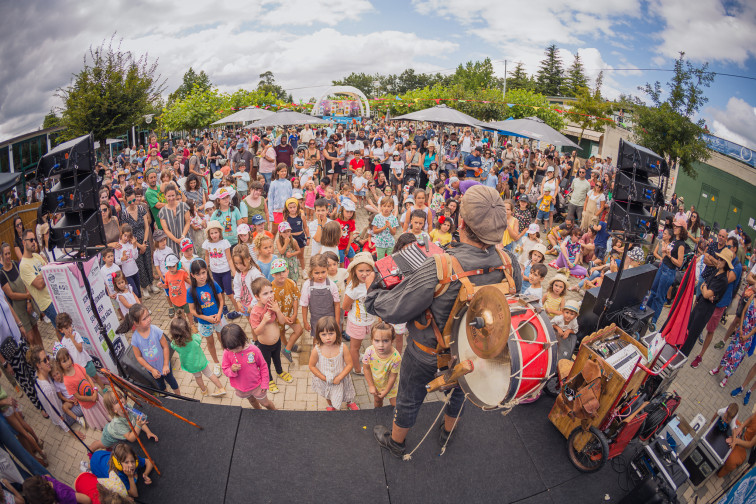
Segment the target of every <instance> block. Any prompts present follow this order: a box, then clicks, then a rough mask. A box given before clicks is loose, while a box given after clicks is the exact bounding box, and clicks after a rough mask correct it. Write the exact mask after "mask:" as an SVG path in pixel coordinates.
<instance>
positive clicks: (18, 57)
mask: <svg viewBox="0 0 756 504" xmlns="http://www.w3.org/2000/svg"><path fill="white" fill-rule="evenodd" d="M114 32H116V33H117V37H118V38H119V39H123V42H122V48H123V49H126V50H130V51H133V52H134V53H136V54H143V53H148V54H149V57H150V58H151V59H153V60H154V59H158V61H159V70H160V72H161V73H162V75H163V76H164V77H165V78H167V91H168V92H170V91H173V90H174V89H175V88H176V87H177V86H178V85H179V83H180V81H181V76H182V75H183V73H184V72H185V71H186V70H187V69H188V68H189V67H190V66H192V67H194V69H195V70H204V71H205V72H207V73H208V75H209V76H210V79H211V80H212V82H213V83H214V84H215V85H217V86H218V87H219V88H220V89H221V90H224V91H233V90H235V89H238V88H240V87H244V88H247V89H251V88H254V86H255V85H256V83H257V81H258V80H259V79H258V75H259V74H260V73H262V72H264V71H266V70H271V71H273V72H274V74H275V77H276V79H277V81H278V82H279V83H280V84H282V85H283V87H284V88H286V89H287V90H289V91H290V92H291V93H292V94H293V95H294V97H295V99H305V100H306V99H308V98H310V97H312V96H320V93H321V92H322V91H323V90H324V89H325V88H326V87H327V86H328V85H329V84H330V82H331V80H333V79H337V78H340V77H342V76H345V75H347V74H349V73H350V72H352V71H355V72H368V73H375V72H380V73H399V72H401V71H402V70H404V69H406V68H410V67H411V68H415V69H416V70H417V71H423V72H427V71H434V72H435V71H442V72H452V71H453V69H454V68H455V67H456V66H457V65H458V64H459V63H463V62H465V61H468V60H476V59H483V58H485V57H490V58H491V59H492V60H494V62H495V68H496V71H497V73H498V74H499V75H500V76H501V75H503V74H504V60H507V61H508V69H510V70H511V69H512V68H513V67H514V64H515V62H518V61H521V62H523V63H524V64H525V68H526V70H527V71H528V72H529V73H533V72H535V71H536V70H537V67H538V62H539V60H540V59H542V57H543V50H544V48H545V47H546V46H547V45H549V44H551V43H555V44H557V46H558V47H560V48H561V54H562V57H563V60H564V61H565V64H567V65H568V64H569V63H570V62H571V61H572V57H573V54H574V53H575V52H577V51H579V52H580V55H581V57H582V59H583V61H584V63H585V67H586V69H587V70H588V74H589V75H590V76H595V75H596V74H597V73H598V71H599V70H601V69H605V70H606V71H605V76H606V77H605V79H604V88H603V92H604V94H605V95H607V96H609V97H610V98H613V97H616V96H618V95H619V94H620V93H622V92H624V93H637V86H639V85H642V84H644V83H645V82H653V81H655V80H660V81H661V82H663V83H664V82H666V80H667V79H668V78H669V76H670V73H668V72H662V71H648V70H633V69H649V68H654V69H670V68H672V63H673V60H674V58H675V57H676V56H677V53H678V52H679V51H685V52H686V55H687V57H689V58H690V59H691V60H693V61H694V62H697V63H700V62H706V61H708V62H709V63H710V67H711V70H713V71H717V72H722V73H730V74H738V75H747V76H756V58H754V56H755V55H756V2H754V1H748V0H727V1H720V0H602V1H601V2H585V1H584V0H530V1H527V2H512V1H503V0H476V1H475V2H472V1H463V2H461V1H459V0H411V1H407V0H381V1H377V0H372V1H371V0H277V1H273V0H246V1H243V2H233V3H232V2H223V1H220V2H206V1H203V2H198V1H195V0H181V1H178V0H161V1H159V2H146V1H143V0H128V1H125V0H124V1H115V0H114V1H102V2H84V1H72V0H60V1H56V2H54V3H49V2H45V1H41V0H25V1H23V2H8V1H5V2H2V3H0V33H3V37H2V39H0V58H1V59H0V60H1V61H2V62H3V65H2V66H0V140H2V139H6V138H9V137H12V136H14V135H17V134H21V133H25V132H28V131H30V130H34V129H36V128H38V127H39V126H40V125H41V123H42V119H43V117H44V115H45V114H46V113H47V112H48V111H49V110H50V109H51V108H53V107H55V106H58V105H60V103H59V101H58V100H57V99H56V98H55V97H54V96H53V95H54V92H55V89H56V88H58V87H61V86H65V85H67V84H69V83H70V81H71V76H72V74H74V73H75V72H77V71H78V70H79V69H80V68H81V67H82V59H83V57H84V55H85V54H86V52H87V49H88V48H89V46H90V45H98V44H100V43H101V42H102V41H103V40H105V39H109V38H110V37H111V35H112V34H113V33H114ZM707 96H708V98H709V103H708V104H707V106H706V108H705V109H704V110H703V112H702V116H703V117H704V118H705V119H706V121H707V124H708V126H709V128H710V129H711V130H712V132H713V133H714V134H717V135H719V136H722V137H724V138H727V139H729V140H732V141H735V142H738V143H741V144H744V145H747V146H749V147H751V148H756V81H754V80H745V79H736V78H729V77H723V76H719V77H717V79H716V80H715V83H714V85H713V86H712V87H711V88H710V89H709V90H708V92H707Z"/></svg>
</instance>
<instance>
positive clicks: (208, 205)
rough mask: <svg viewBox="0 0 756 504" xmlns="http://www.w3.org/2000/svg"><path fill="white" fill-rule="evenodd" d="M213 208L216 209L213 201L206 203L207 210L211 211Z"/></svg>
mask: <svg viewBox="0 0 756 504" xmlns="http://www.w3.org/2000/svg"><path fill="white" fill-rule="evenodd" d="M211 208H215V203H213V202H212V201H208V202H207V203H205V210H209V209H211Z"/></svg>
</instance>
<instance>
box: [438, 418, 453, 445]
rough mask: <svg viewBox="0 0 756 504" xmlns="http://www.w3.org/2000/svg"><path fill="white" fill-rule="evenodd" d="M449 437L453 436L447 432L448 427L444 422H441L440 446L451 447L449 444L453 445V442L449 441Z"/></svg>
mask: <svg viewBox="0 0 756 504" xmlns="http://www.w3.org/2000/svg"><path fill="white" fill-rule="evenodd" d="M455 430H456V429H455ZM449 436H451V432H448V431H447V430H446V426H444V422H441V423H440V424H439V426H438V444H439V445H440V446H441V447H443V446H444V445H446V446H449V444H451V441H449Z"/></svg>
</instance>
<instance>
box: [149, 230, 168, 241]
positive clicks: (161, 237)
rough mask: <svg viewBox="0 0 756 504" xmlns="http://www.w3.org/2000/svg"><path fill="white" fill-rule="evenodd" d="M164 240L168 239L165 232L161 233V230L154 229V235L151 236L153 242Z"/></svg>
mask: <svg viewBox="0 0 756 504" xmlns="http://www.w3.org/2000/svg"><path fill="white" fill-rule="evenodd" d="M166 238H168V235H167V234H165V231H163V230H162V229H156V230H155V233H154V234H153V235H152V239H153V240H155V241H156V242H159V241H160V240H165V239H166Z"/></svg>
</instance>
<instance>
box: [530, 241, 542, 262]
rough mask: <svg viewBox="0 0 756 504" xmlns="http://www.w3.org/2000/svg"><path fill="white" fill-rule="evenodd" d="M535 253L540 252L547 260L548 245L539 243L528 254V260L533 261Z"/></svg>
mask: <svg viewBox="0 0 756 504" xmlns="http://www.w3.org/2000/svg"><path fill="white" fill-rule="evenodd" d="M533 252H540V253H541V255H542V256H543V258H544V259H546V252H547V250H546V245H544V244H543V243H537V244H536V245H535V246H534V247H533V248H532V249H531V250H530V252H528V259H531V260H532V259H533Z"/></svg>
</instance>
